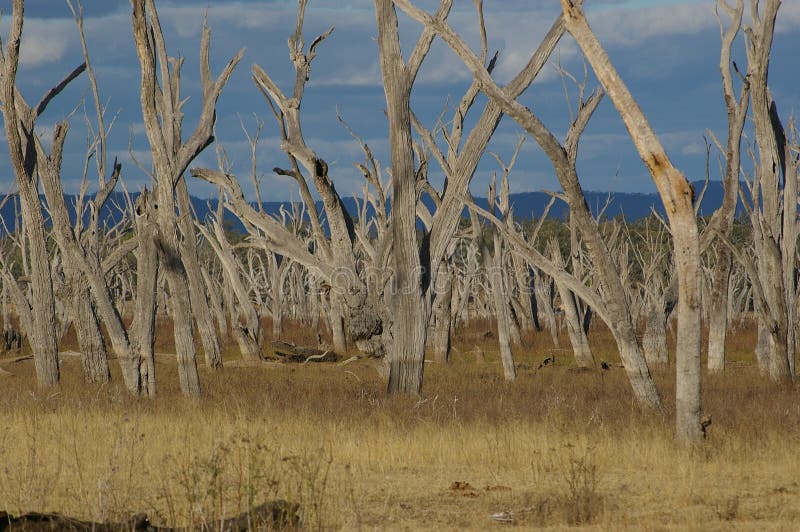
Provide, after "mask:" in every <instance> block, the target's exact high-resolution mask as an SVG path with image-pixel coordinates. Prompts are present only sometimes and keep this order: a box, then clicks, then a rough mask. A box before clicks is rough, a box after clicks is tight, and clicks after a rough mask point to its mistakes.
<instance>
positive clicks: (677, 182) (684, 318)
mask: <svg viewBox="0 0 800 532" xmlns="http://www.w3.org/2000/svg"><path fill="white" fill-rule="evenodd" d="M561 4H562V7H563V11H564V19H565V23H566V25H567V30H568V31H569V32H570V33H571V34H572V36H573V37H575V40H576V41H577V42H578V44H579V45H580V47H581V49H582V50H583V53H584V55H585V57H586V58H587V60H588V61H589V63H591V65H592V68H593V69H594V72H595V74H596V75H597V77H598V79H599V81H600V82H601V83H602V84H603V86H604V87H605V89H606V91H607V92H608V94H609V96H610V97H611V100H612V101H613V102H614V106H615V107H616V108H617V111H618V112H619V114H620V116H621V117H622V120H623V122H625V125H626V127H627V129H628V133H629V134H630V136H631V139H632V140H633V142H634V144H635V146H636V148H637V150H638V151H639V154H640V156H641V158H642V160H643V161H644V162H645V164H646V165H647V167H648V169H649V170H650V173H651V175H652V176H653V180H654V182H655V184H656V187H657V188H658V191H659V194H660V195H661V199H662V201H663V203H664V207H665V209H666V211H667V216H668V217H669V221H670V227H671V229H672V238H673V242H674V259H675V267H676V270H677V272H678V300H679V301H678V309H677V317H678V340H677V356H676V369H677V385H676V398H675V400H676V409H675V411H676V420H675V422H676V433H677V438H678V440H679V441H681V442H683V443H692V442H696V441H699V440H701V439H702V438H703V430H702V427H701V426H700V413H701V408H702V405H701V393H700V392H701V360H700V340H701V323H700V287H699V282H700V241H699V235H698V229H697V220H696V218H695V213H694V205H693V200H694V192H693V191H692V189H691V186H690V185H689V182H688V181H687V180H686V177H685V176H684V175H683V174H682V173H680V172H679V171H678V170H676V169H675V168H674V167H673V166H672V164H671V163H670V161H669V159H668V157H667V154H666V152H665V151H664V148H663V147H662V146H661V143H660V141H659V140H658V137H657V136H656V135H655V132H654V131H653V130H652V128H651V127H650V124H649V122H648V121H647V119H646V117H645V116H644V114H643V113H642V111H641V109H640V108H639V106H638V104H637V103H636V101H635V100H634V99H633V96H632V95H631V94H630V92H629V91H628V88H627V87H626V86H625V84H624V82H623V81H622V80H621V79H620V77H619V75H618V74H617V71H616V69H615V68H614V67H613V65H612V64H611V61H610V59H609V58H608V55H607V54H606V52H605V50H603V48H602V46H601V45H600V43H599V41H598V40H597V37H596V36H595V34H594V33H593V32H592V30H591V29H590V28H589V24H588V23H587V21H586V18H585V17H584V15H583V12H582V10H581V8H580V5H579V4H576V3H573V2H572V1H571V0H561Z"/></svg>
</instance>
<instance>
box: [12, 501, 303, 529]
mask: <svg viewBox="0 0 800 532" xmlns="http://www.w3.org/2000/svg"><path fill="white" fill-rule="evenodd" d="M299 526H300V505H299V504H297V503H294V502H289V501H285V500H283V499H277V500H274V501H269V502H266V503H264V504H260V505H258V506H255V507H253V508H252V509H251V510H250V511H249V512H244V513H241V514H239V515H237V516H236V517H231V518H228V519H223V520H222V521H216V522H215V523H214V528H213V529H214V530H221V531H224V532H245V531H248V530H295V529H297V528H298V527H299ZM196 529H197V527H187V528H169V527H160V526H156V525H153V524H151V523H150V520H149V519H148V518H147V515H146V514H143V513H140V514H136V515H133V516H131V517H130V518H129V519H127V520H126V521H124V522H122V523H94V522H91V521H83V520H80V519H73V518H71V517H67V516H64V515H61V514H58V513H38V512H30V513H27V514H24V515H20V516H16V517H14V516H12V515H9V514H8V513H7V512H3V511H0V532H5V531H6V530H8V531H17V530H19V531H25V532H44V531H50V530H64V531H67V532H90V531H94V532H122V531H126V532H127V531H135V532H183V531H188V530H196ZM200 530H209V528H208V527H207V526H203V525H201V526H200Z"/></svg>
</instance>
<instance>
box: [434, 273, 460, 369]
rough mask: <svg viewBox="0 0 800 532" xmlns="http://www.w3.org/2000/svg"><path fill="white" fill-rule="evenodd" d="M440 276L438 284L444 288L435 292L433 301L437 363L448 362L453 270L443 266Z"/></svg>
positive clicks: (435, 356) (435, 358) (451, 319)
mask: <svg viewBox="0 0 800 532" xmlns="http://www.w3.org/2000/svg"><path fill="white" fill-rule="evenodd" d="M441 268H446V269H442V270H440V271H441V274H440V277H439V279H440V284H441V282H442V281H443V282H444V286H441V287H440V290H437V291H436V298H435V299H434V300H433V319H434V322H435V323H434V328H433V338H432V339H433V355H434V360H436V362H439V363H447V362H450V347H451V345H450V328H451V326H452V322H453V318H452V301H453V283H454V277H455V268H453V267H452V266H450V265H443V266H442V267H441Z"/></svg>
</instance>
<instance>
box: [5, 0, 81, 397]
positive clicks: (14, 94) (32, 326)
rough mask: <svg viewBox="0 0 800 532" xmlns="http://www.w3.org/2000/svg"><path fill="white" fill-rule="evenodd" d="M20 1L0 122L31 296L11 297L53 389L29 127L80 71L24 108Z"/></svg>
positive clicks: (45, 261) (42, 237)
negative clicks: (20, 70) (20, 87)
mask: <svg viewBox="0 0 800 532" xmlns="http://www.w3.org/2000/svg"><path fill="white" fill-rule="evenodd" d="M24 10H25V6H24V1H23V0H14V2H13V4H12V14H11V30H10V32H9V35H8V43H7V46H6V50H5V54H4V55H3V56H2V65H1V66H2V79H1V80H0V90H2V101H3V121H4V125H5V135H6V142H7V143H8V152H9V159H10V161H11V169H12V171H13V173H14V178H15V179H16V183H17V187H18V189H19V198H20V204H21V207H22V223H23V231H25V238H26V240H27V242H28V247H27V251H28V253H29V254H30V255H29V256H30V260H29V266H30V287H31V298H30V300H28V299H21V298H16V303H17V304H18V305H23V306H27V307H28V308H27V309H25V308H18V312H22V313H24V314H26V315H28V314H29V315H30V320H26V321H27V325H28V328H27V330H26V333H27V336H28V341H29V342H30V344H31V350H32V351H33V359H34V365H35V367H36V378H37V381H38V382H39V384H41V385H43V386H53V385H55V384H58V381H59V368H58V346H57V343H56V334H55V295H54V293H53V280H52V277H51V272H50V257H49V253H48V250H47V235H46V232H45V225H44V217H43V215H42V204H41V201H40V200H39V186H38V183H39V176H38V173H37V167H36V163H37V160H36V152H35V147H34V146H33V142H34V140H35V139H36V133H35V131H34V125H35V122H36V119H37V118H39V116H41V114H42V113H43V112H44V110H45V109H46V108H47V105H48V104H49V103H50V101H51V100H52V99H53V98H54V97H55V96H56V95H58V93H59V92H61V90H62V89H63V88H64V87H65V86H66V85H67V84H68V83H69V82H70V81H71V80H72V79H74V78H75V77H76V76H78V75H79V74H80V73H81V72H82V71H83V68H82V67H79V68H77V69H75V70H74V71H73V72H71V73H70V74H69V75H68V76H67V77H66V78H64V79H63V80H62V81H61V82H60V83H59V84H58V85H56V86H55V87H54V88H53V89H51V90H50V91H48V92H47V93H46V94H45V95H44V97H43V98H42V100H41V101H40V102H39V104H37V105H36V106H35V107H33V108H31V107H29V106H28V105H27V104H26V103H25V101H24V99H23V97H22V94H20V93H19V91H18V90H17V84H16V78H17V68H18V66H19V50H20V43H21V41H22V26H23V15H24Z"/></svg>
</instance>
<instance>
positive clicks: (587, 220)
mask: <svg viewBox="0 0 800 532" xmlns="http://www.w3.org/2000/svg"><path fill="white" fill-rule="evenodd" d="M395 3H396V4H397V5H398V6H400V7H401V8H402V9H403V11H405V12H406V13H407V14H409V15H410V16H411V17H412V18H414V19H416V20H418V21H420V22H421V23H423V24H424V25H425V27H426V29H431V30H433V31H435V32H436V33H437V35H439V36H440V37H441V38H442V40H444V41H445V42H446V43H447V44H448V46H450V47H451V48H452V49H453V50H454V51H455V52H456V54H458V55H459V57H460V58H461V59H462V60H463V61H464V63H465V64H466V65H467V67H468V68H469V69H470V71H471V72H472V73H473V75H474V76H475V78H476V80H477V81H478V82H479V83H480V87H481V90H483V91H484V92H485V93H486V94H487V95H488V96H489V97H490V98H491V100H492V102H494V103H495V104H496V105H498V106H499V107H500V108H502V110H503V111H504V112H505V113H506V114H508V115H509V116H510V117H511V118H513V119H514V120H515V121H516V122H518V123H519V124H520V125H521V126H522V127H524V128H525V130H526V131H527V132H528V133H529V134H531V136H533V138H534V139H535V140H536V141H537V143H538V144H539V145H540V146H541V147H542V149H543V151H544V152H545V154H546V155H547V156H548V158H550V160H551V163H552V164H553V167H554V169H555V171H556V176H557V177H558V179H559V181H560V182H561V186H562V188H563V189H564V193H565V195H566V197H567V198H568V202H569V206H570V212H571V213H575V215H576V217H579V219H580V222H579V224H580V227H581V232H582V234H583V237H584V239H585V241H586V245H587V248H588V249H589V252H590V253H591V254H592V258H593V260H594V264H595V267H596V268H597V271H598V277H599V278H600V279H601V282H602V283H604V286H603V293H604V295H606V296H607V297H608V302H607V303H606V302H601V301H602V300H601V299H600V297H599V296H598V295H597V294H596V293H592V291H591V290H588V289H587V287H586V286H584V285H583V284H582V283H581V282H580V281H578V280H576V279H575V278H574V277H572V276H571V275H569V274H567V273H566V272H564V271H563V270H561V269H559V268H556V267H555V266H554V265H553V264H552V263H551V262H550V261H549V260H548V259H546V258H545V257H544V256H543V255H542V254H541V253H539V252H538V251H537V250H535V248H533V247H532V246H530V245H529V244H528V243H527V242H525V241H524V239H521V238H519V237H518V236H517V237H512V238H513V243H515V244H518V245H517V246H515V251H517V252H524V254H525V257H526V259H528V260H529V261H530V262H531V263H532V264H534V266H536V267H537V268H539V269H541V270H543V271H545V272H546V273H548V274H549V275H550V276H551V277H554V278H558V280H563V281H564V282H565V283H567V284H568V286H569V287H570V289H571V290H573V291H574V292H575V293H576V295H578V296H579V297H581V299H583V300H584V301H585V302H587V303H588V304H589V305H590V306H591V307H592V308H594V309H596V310H597V309H598V308H602V309H603V314H602V316H601V317H602V318H604V321H606V323H607V324H608V325H609V327H610V328H611V329H612V332H613V333H614V336H615V339H616V340H617V344H618V346H619V348H620V356H621V358H622V360H623V364H624V365H625V367H626V369H627V372H628V377H629V379H630V381H631V384H632V386H633V390H634V394H635V395H636V397H637V399H638V400H639V401H640V403H641V404H643V405H647V406H653V407H659V406H660V404H661V401H660V398H659V396H658V391H657V390H656V388H655V385H654V383H653V381H652V378H651V376H650V372H649V369H648V368H647V364H646V362H645V360H644V356H643V355H642V352H641V348H640V346H639V344H638V342H637V340H636V334H635V330H634V327H633V324H632V323H631V320H630V314H629V312H628V308H627V303H626V301H625V300H624V296H623V295H622V294H623V290H622V287H621V286H620V285H619V276H618V274H617V272H616V270H615V269H614V267H613V263H612V261H611V257H610V254H609V253H608V250H607V248H606V247H605V244H604V242H603V240H602V237H601V235H600V233H599V231H598V229H597V224H596V221H595V220H594V219H593V218H592V215H591V213H590V212H589V209H588V206H587V205H586V202H585V199H584V196H583V191H582V189H581V188H580V183H579V181H578V178H577V173H576V170H575V159H576V157H577V147H578V139H579V138H580V134H581V133H582V132H583V130H584V128H585V127H586V124H587V122H588V120H589V118H590V117H591V115H592V113H593V111H594V109H596V107H597V105H598V104H599V102H600V99H601V97H602V93H601V92H598V93H595V94H593V95H592V96H591V97H590V98H588V99H587V100H586V101H584V102H582V103H581V106H580V110H579V114H578V116H577V117H576V119H575V121H574V123H573V124H572V126H571V127H570V131H569V133H568V134H567V138H566V141H565V145H562V144H560V143H559V142H558V140H557V139H556V138H555V137H554V136H553V134H552V133H551V132H550V131H548V130H547V129H546V127H545V126H544V125H543V124H542V122H541V121H540V120H539V119H538V118H537V117H536V116H535V115H534V114H533V113H532V112H531V111H530V110H529V109H527V108H525V107H524V106H522V105H521V104H520V103H519V102H517V101H516V99H515V98H516V96H517V94H511V93H510V92H509V91H507V90H505V89H502V88H500V87H499V86H498V85H497V84H496V83H495V82H494V80H493V79H492V78H491V76H490V73H489V72H488V71H487V69H486V68H485V66H484V65H483V63H482V62H481V60H480V59H479V58H478V57H476V56H475V54H474V53H473V52H472V51H471V50H470V49H469V48H468V47H467V46H466V44H465V43H464V41H463V40H462V39H461V38H460V37H459V36H458V35H457V34H456V33H455V32H454V31H453V30H452V29H451V28H450V27H449V26H447V25H446V24H445V23H444V22H443V21H442V20H439V19H437V18H436V17H433V16H431V15H429V14H428V13H425V12H424V11H422V10H419V9H417V8H416V7H414V6H413V5H411V3H410V2H408V1H407V0H396V1H395ZM560 24H563V20H562V18H559V20H558V22H557V25H560ZM481 214H482V215H484V216H486V217H487V219H489V220H491V221H492V222H493V223H494V224H495V225H496V226H499V227H502V226H503V225H504V224H503V223H502V221H500V220H498V219H497V218H496V217H494V216H493V215H492V214H491V213H488V212H486V211H483V212H482V213H481ZM487 215H488V216H487ZM506 236H507V237H509V235H508V234H507V235H506Z"/></svg>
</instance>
